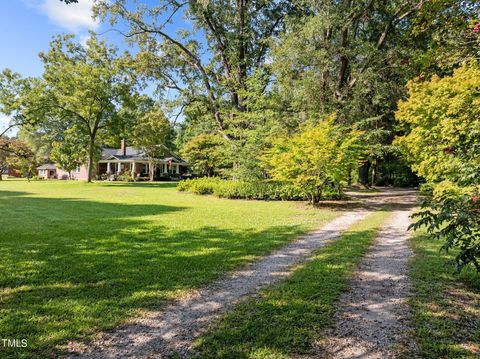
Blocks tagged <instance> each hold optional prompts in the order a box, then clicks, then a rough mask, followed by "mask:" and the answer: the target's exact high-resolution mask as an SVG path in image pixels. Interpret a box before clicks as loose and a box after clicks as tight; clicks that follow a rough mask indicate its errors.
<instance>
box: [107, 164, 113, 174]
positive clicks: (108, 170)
mask: <svg viewBox="0 0 480 359" xmlns="http://www.w3.org/2000/svg"><path fill="white" fill-rule="evenodd" d="M111 171H112V169H111V168H110V162H107V173H110V172H111Z"/></svg>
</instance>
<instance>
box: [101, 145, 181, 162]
mask: <svg viewBox="0 0 480 359" xmlns="http://www.w3.org/2000/svg"><path fill="white" fill-rule="evenodd" d="M100 159H101V160H108V159H116V160H132V161H133V160H137V161H142V160H147V156H146V155H145V151H143V150H141V149H139V148H135V147H132V146H127V147H126V148H125V155H124V154H123V151H122V149H121V148H102V155H101V158H100ZM157 160H159V161H167V162H168V161H172V162H176V163H186V161H185V160H184V159H183V158H181V157H180V156H177V155H176V154H174V153H171V152H170V151H169V153H168V155H167V156H165V157H160V158H157Z"/></svg>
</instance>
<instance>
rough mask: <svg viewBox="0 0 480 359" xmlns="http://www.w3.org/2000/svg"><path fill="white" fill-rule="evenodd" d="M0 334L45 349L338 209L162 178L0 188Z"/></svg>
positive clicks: (189, 285)
mask: <svg viewBox="0 0 480 359" xmlns="http://www.w3.org/2000/svg"><path fill="white" fill-rule="evenodd" d="M0 186H1V187H0V213H1V216H0V228H2V236H1V239H0V259H1V260H0V337H2V338H19V339H27V340H28V347H27V348H22V349H8V348H1V350H2V353H1V354H2V355H3V354H7V355H12V354H13V355H17V356H25V357H34V356H40V357H41V356H45V355H48V354H51V353H52V351H53V350H57V349H58V347H59V346H60V347H62V346H63V345H65V344H66V343H67V342H68V341H70V340H78V339H82V338H87V337H89V336H91V335H92V334H94V333H96V332H98V331H100V330H105V329H108V328H111V327H113V326H115V325H118V324H119V323H121V322H123V321H125V320H127V319H128V318H130V317H133V316H136V315H138V314H139V313H140V312H142V311H144V310H149V309H151V308H157V307H158V306H161V305H162V304H164V303H165V302H167V301H169V300H171V299H173V298H178V297H179V296H181V295H182V294H184V293H185V292H188V291H189V290H191V289H193V288H197V287H200V286H202V285H205V284H206V283H208V282H210V281H212V280H213V279H216V278H218V277H219V276H221V275H222V274H223V273H225V272H226V271H228V270H231V269H233V268H235V267H238V266H240V265H242V264H244V263H246V262H248V261H251V260H253V259H255V258H257V257H259V256H261V255H264V254H266V253H268V252H270V251H272V250H273V249H275V248H278V247H280V246H281V245H282V244H285V243H286V242H288V241H289V240H291V239H293V238H295V237H296V236H298V235H300V234H302V233H305V232H307V231H309V230H312V229H314V228H318V227H319V226H320V225H321V223H322V222H324V221H326V220H328V219H331V218H334V217H335V216H336V215H337V214H336V213H334V212H332V211H328V210H321V209H320V210H319V209H311V208H308V207H305V206H304V205H303V204H301V203H293V202H258V201H241V200H235V201H232V200H225V199H219V198H216V197H210V196H206V197H205V196H202V197H199V196H195V195H191V194H185V193H178V192H177V191H176V189H175V184H169V183H156V184H149V183H142V184H135V183H132V184H130V183H95V184H90V185H89V184H86V183H82V182H69V181H58V182H57V181H55V182H54V181H51V182H46V181H44V182H42V181H38V182H36V181H35V182H30V183H28V182H26V181H15V180H8V181H4V182H2V183H1V184H0Z"/></svg>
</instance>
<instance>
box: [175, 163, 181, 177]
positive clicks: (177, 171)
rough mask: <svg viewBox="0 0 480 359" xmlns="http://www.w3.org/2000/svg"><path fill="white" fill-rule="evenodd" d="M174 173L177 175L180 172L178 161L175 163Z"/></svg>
mask: <svg viewBox="0 0 480 359" xmlns="http://www.w3.org/2000/svg"><path fill="white" fill-rule="evenodd" d="M175 173H176V174H177V175H178V174H179V173H180V166H179V165H178V163H177V164H176V165H175Z"/></svg>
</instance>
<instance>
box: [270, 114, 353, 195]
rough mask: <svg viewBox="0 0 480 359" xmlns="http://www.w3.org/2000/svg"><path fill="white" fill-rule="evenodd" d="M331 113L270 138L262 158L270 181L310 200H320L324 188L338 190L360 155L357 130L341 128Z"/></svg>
mask: <svg viewBox="0 0 480 359" xmlns="http://www.w3.org/2000/svg"><path fill="white" fill-rule="evenodd" d="M334 121H335V118H334V117H333V116H331V117H329V118H327V119H325V120H323V121H320V122H319V123H318V124H311V123H308V124H305V125H303V126H302V128H301V129H300V131H299V132H297V133H294V134H285V135H284V136H282V137H280V138H278V139H276V140H274V141H273V147H272V148H271V149H269V150H267V151H266V152H265V154H264V155H263V156H262V160H263V162H264V163H265V165H266V166H267V168H268V171H269V173H270V175H271V176H272V178H273V179H274V180H278V181H282V182H287V183H290V184H292V185H294V186H295V187H297V188H299V189H301V190H303V191H304V192H305V193H306V194H307V196H308V197H309V198H310V202H311V203H317V202H318V201H320V200H321V199H322V195H323V192H324V190H325V189H326V188H327V187H328V186H331V187H334V188H335V189H337V190H338V191H341V186H342V182H345V181H347V179H348V176H349V173H350V171H351V170H352V168H354V167H355V166H356V165H357V164H358V160H359V156H360V143H359V137H360V135H361V132H359V131H355V130H353V131H344V130H342V129H341V127H339V126H338V125H335V124H334Z"/></svg>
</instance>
